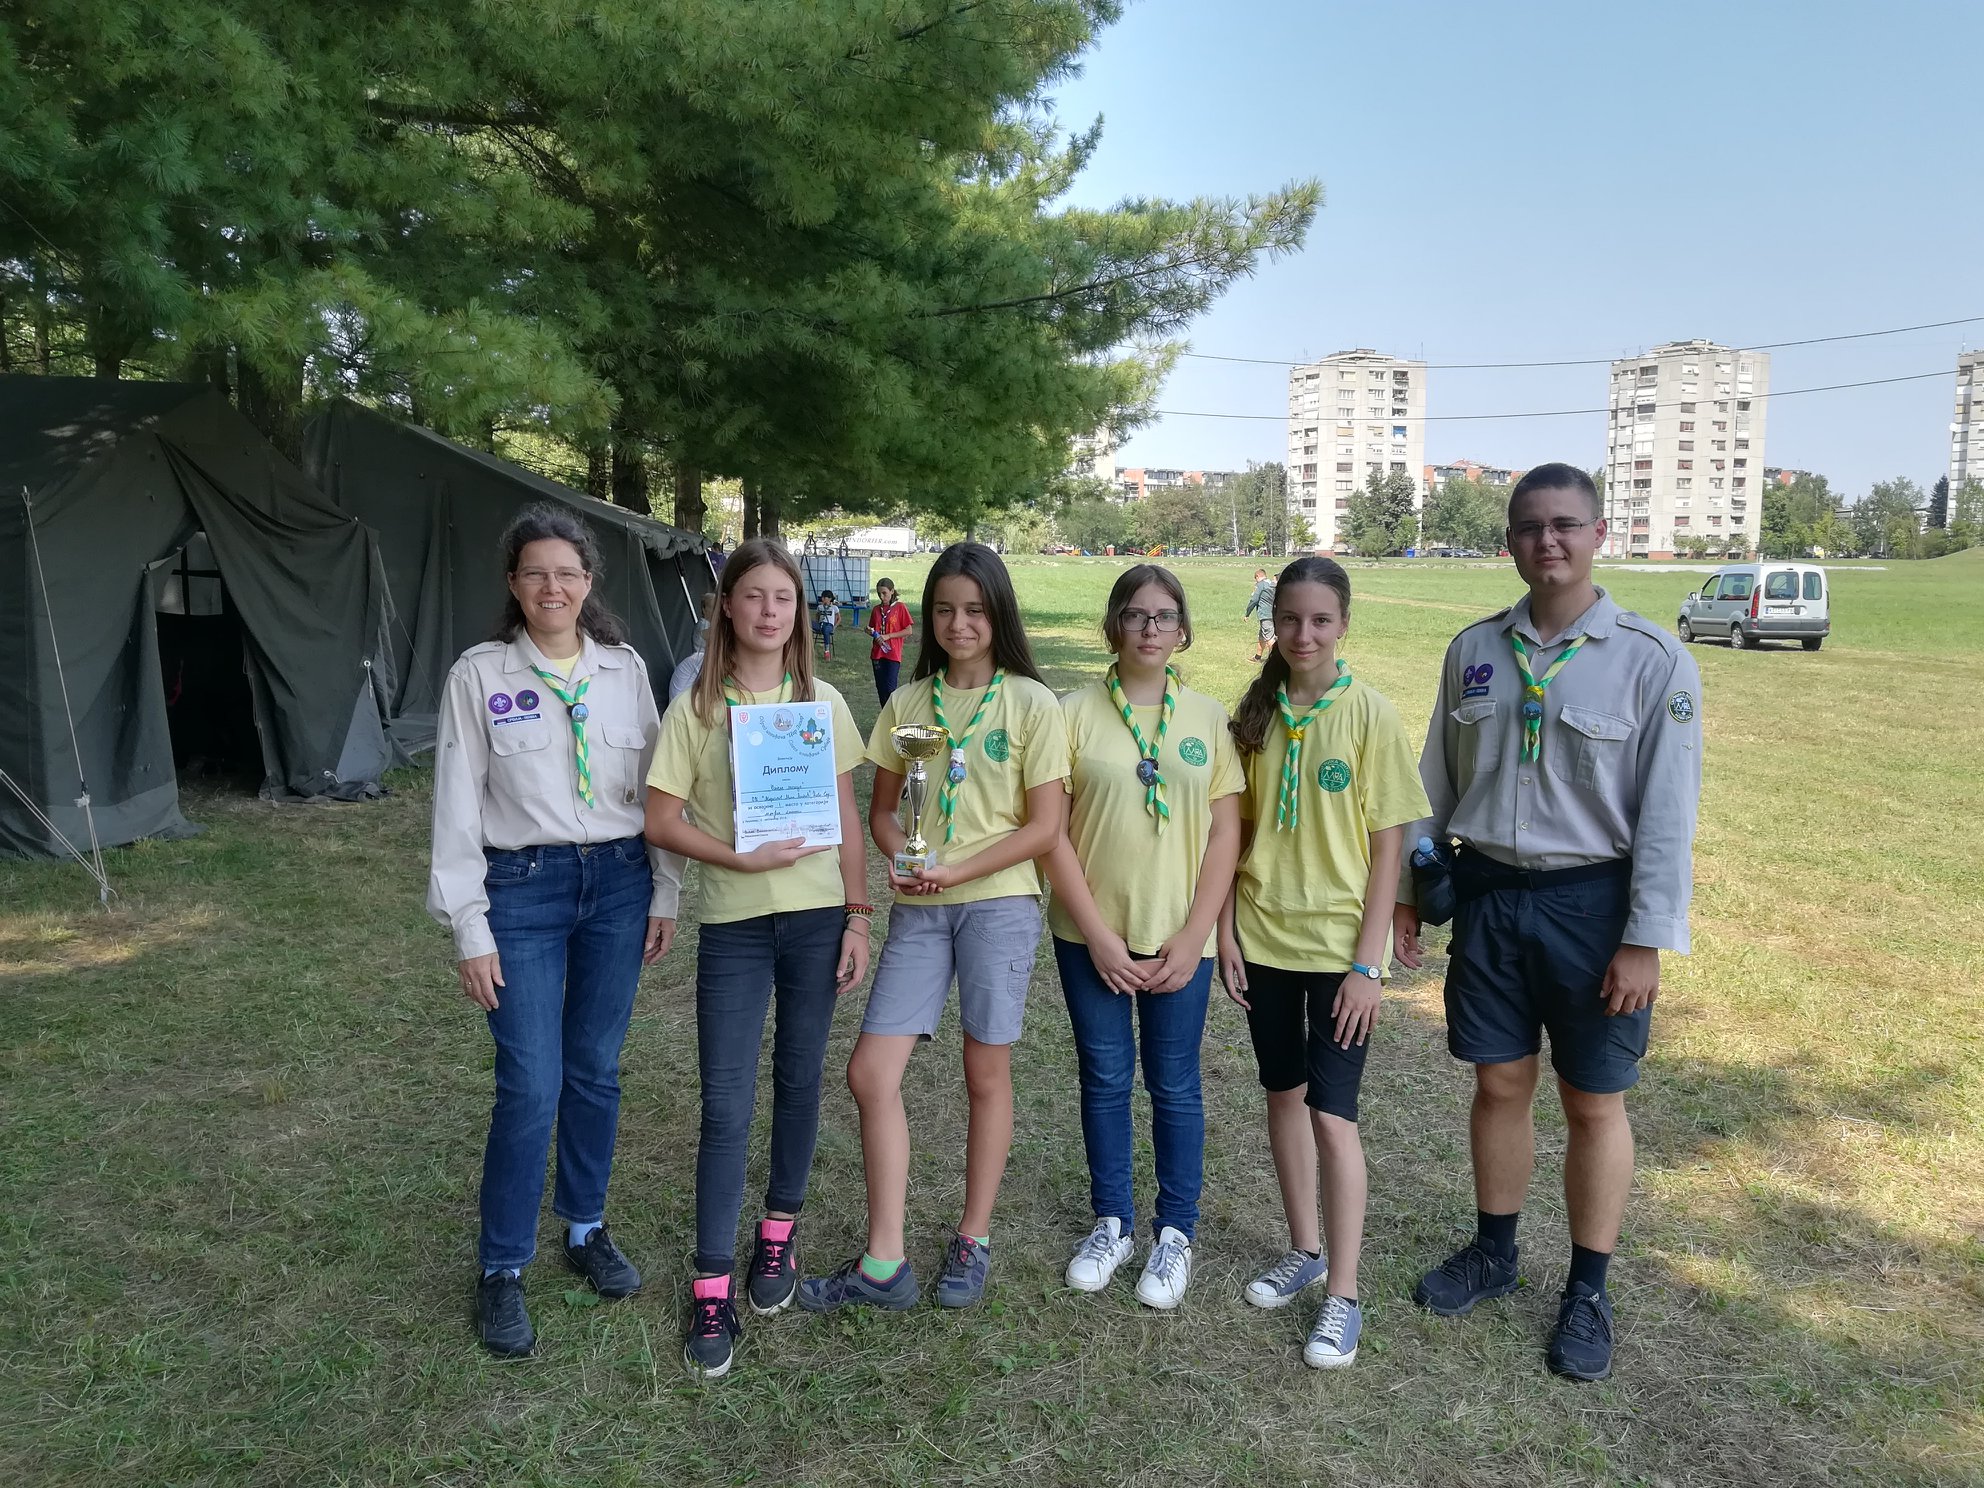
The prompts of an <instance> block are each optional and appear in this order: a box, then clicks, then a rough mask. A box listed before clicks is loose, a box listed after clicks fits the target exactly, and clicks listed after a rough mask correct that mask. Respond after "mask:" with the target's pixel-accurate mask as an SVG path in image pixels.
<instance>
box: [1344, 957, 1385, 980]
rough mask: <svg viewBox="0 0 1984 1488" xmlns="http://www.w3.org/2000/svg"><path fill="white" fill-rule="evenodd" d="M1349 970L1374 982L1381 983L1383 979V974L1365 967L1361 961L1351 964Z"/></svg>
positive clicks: (1373, 968)
mask: <svg viewBox="0 0 1984 1488" xmlns="http://www.w3.org/2000/svg"><path fill="white" fill-rule="evenodd" d="M1350 969H1351V970H1352V971H1354V972H1356V973H1357V974H1358V975H1359V976H1367V977H1369V978H1370V979H1371V980H1372V981H1374V982H1379V983H1382V982H1383V981H1384V979H1385V974H1384V973H1383V972H1382V971H1380V970H1378V968H1377V967H1375V966H1366V965H1365V964H1364V963H1363V962H1362V961H1353V962H1351V963H1350Z"/></svg>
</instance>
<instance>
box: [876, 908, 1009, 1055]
mask: <svg viewBox="0 0 1984 1488" xmlns="http://www.w3.org/2000/svg"><path fill="white" fill-rule="evenodd" d="M1039 947H1040V901H1039V900H1038V899H1035V898H1033V897H1032V896H1031V895H1028V894H1009V895H1007V896H1005V897H1004V898H999V899H979V900H975V901H973V902H972V903H969V904H898V905H897V906H896V907H895V908H894V909H892V910H890V911H889V938H888V939H887V940H886V941H884V942H883V944H882V959H881V964H880V965H878V966H877V967H876V968H875V985H874V987H873V988H872V989H871V990H870V991H869V993H868V1011H867V1013H866V1014H865V1015H864V1016H863V1017H862V1019H861V1031H862V1032H863V1033H884V1034H901V1033H913V1034H916V1035H917V1036H918V1037H921V1038H929V1037H931V1036H932V1035H934V1034H935V1033H936V1032H937V1020H938V1019H939V1018H941V1017H942V1016H943V1014H944V1004H945V1003H946V1002H948V1001H949V1000H950V995H951V979H952V978H953V977H955V978H956V979H957V984H958V1013H959V1016H960V1021H962V1022H963V1024H964V1031H965V1032H966V1033H967V1034H969V1035H970V1036H971V1037H972V1038H974V1039H976V1040H977V1041H978V1042H979V1043H981V1044H1016V1043H1018V1042H1019V1038H1020V1024H1021V1023H1022V1022H1023V1021H1024V1019H1025V1016H1026V989H1027V984H1028V983H1029V982H1030V981H1032V979H1033V957H1034V952H1035V951H1037V950H1038V949H1039Z"/></svg>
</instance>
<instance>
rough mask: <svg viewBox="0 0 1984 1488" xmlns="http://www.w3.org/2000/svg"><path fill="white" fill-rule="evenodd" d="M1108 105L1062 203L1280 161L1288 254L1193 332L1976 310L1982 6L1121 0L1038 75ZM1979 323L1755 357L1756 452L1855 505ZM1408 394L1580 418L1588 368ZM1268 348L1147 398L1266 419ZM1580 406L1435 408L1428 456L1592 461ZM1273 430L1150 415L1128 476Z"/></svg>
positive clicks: (1326, 333)
mask: <svg viewBox="0 0 1984 1488" xmlns="http://www.w3.org/2000/svg"><path fill="white" fill-rule="evenodd" d="M1055 103H1056V107H1057V110H1058V112H1059V115H1060V117H1061V119H1062V121H1063V123H1064V124H1065V125H1067V126H1069V127H1071V128H1072V127H1079V126H1081V125H1084V124H1086V123H1087V122H1088V121H1089V120H1090V119H1092V118H1093V117H1094V116H1095V115H1097V114H1101V115H1103V116H1104V119H1105V126H1104V133H1103V140H1102V146H1101V148H1100V150H1099V151H1098V153H1097V155H1096V158H1095V160H1094V162H1093V163H1092V164H1091V166H1090V168H1089V170H1088V171H1087V173H1086V174H1085V175H1084V176H1083V178H1082V180H1081V182H1080V183H1079V184H1078V186H1077V187H1076V189H1075V192H1074V195H1073V200H1075V201H1076V202H1078V203H1081V204H1086V205H1104V204H1107V203H1110V202H1114V201H1118V200H1121V199H1123V198H1125V197H1130V196H1161V197H1170V198H1185V197H1197V196H1244V195H1246V194H1248V193H1250V192H1258V191H1264V190H1269V189H1272V188H1274V187H1276V186H1279V185H1281V184H1283V183H1285V182H1288V181H1291V180H1296V179H1300V178H1303V177H1316V178H1318V179H1320V180H1321V181H1322V183H1323V189H1324V195H1325V202H1324V206H1323V208H1322V210H1321V212H1320V213H1318V215H1317V219H1316V223H1315V226H1314V227H1313V228H1312V229H1311V231H1310V234H1309V239H1308V243H1307V246H1306V247H1305V248H1304V249H1303V250H1302V251H1301V252H1299V253H1297V254H1294V255H1292V256H1290V257H1287V258H1284V259H1281V260H1279V261H1277V262H1275V263H1272V264H1269V265H1267V266H1266V267H1264V268H1263V269H1262V270H1261V271H1260V272H1259V273H1258V274H1257V275H1256V276H1255V277H1254V278H1253V279H1251V280H1248V281H1245V282H1243V283H1241V284H1239V285H1238V286H1236V287H1235V288H1234V289H1232V290H1231V291H1230V292H1229V293H1228V294H1227V295H1226V296H1225V297H1224V298H1223V299H1221V300H1220V301H1219V303H1218V304H1216V305H1215V306H1214V307H1213V309H1212V310H1211V311H1209V312H1208V313H1207V314H1206V315H1205V316H1203V317H1202V318H1201V319H1200V320H1199V321H1198V322H1197V323H1196V324H1195V325H1194V326H1193V328H1192V330H1191V332H1190V337H1189V339H1190V343H1191V349H1192V350H1194V351H1198V352H1211V353H1224V354H1228V355H1236V356H1258V357H1281V358H1300V357H1307V356H1318V355H1323V354H1326V353H1328V352H1331V351H1336V350H1341V349H1343V348H1346V347H1352V346H1371V347H1376V348H1378V349H1379V350H1382V351H1388V352H1393V353H1396V354H1404V355H1412V356H1423V357H1425V358H1426V359H1427V360H1428V361H1430V362H1433V363H1436V364H1437V363H1442V362H1485V361H1525V360H1546V359H1558V358H1582V357H1612V356H1624V355H1631V354H1633V353H1635V352H1638V351H1642V350H1644V349H1645V348H1647V347H1649V346H1652V345H1655V344H1657V343H1659V342H1662V341H1668V340H1675V339H1682V338H1687V337H1693V336H1705V337H1708V338H1710V339H1713V340H1717V341H1721V342H1723V343H1724V344H1727V345H1754V344H1758V343H1763V342H1775V341H1789V340H1796V339H1800V338H1804V337H1812V336H1824V335H1832V334H1838V333H1843V332H1853V331H1870V330H1878V329H1882V328H1885V327H1889V326H1902V325H1915V324H1919V323H1923V322H1929V321H1944V320H1951V319H1955V318H1958V317H1963V316H1984V186H1980V182H1984V4H1979V3H1977V0H1942V3H1929V0H1882V3H1878V4H1875V3H1864V4H1839V3H1831V0H1825V3H1816V0H1802V3H1792V0H1780V3H1769V4H1765V3H1725V4H1720V5H1715V4H1702V3H1693V0H1687V3H1679V4H1670V3H1642V4H1638V5H1632V6H1626V5H1618V4H1610V3H1592V0H1587V3H1584V4H1515V3H1492V0H1481V3H1474V4H1450V3H1439V4H1430V3H1428V4H1411V3H1400V0H1392V3H1379V0H1363V3H1356V4H1342V3H1329V4H1303V3H1298V0H1229V3H1224V4H1221V3H1212V0H1141V3H1134V0H1133V3H1132V4H1131V5H1130V7H1129V9H1128V12H1127V14H1126V15H1125V17H1124V19H1123V20H1122V21H1121V22H1120V23H1119V24H1118V25H1116V26H1114V27H1112V28H1110V29H1109V30H1107V31H1105V32H1104V33H1103V35H1102V37H1101V40H1100V43H1099V45H1098V46H1097V47H1096V49H1095V50H1093V51H1092V52H1091V53H1090V54H1089V56H1088V58H1087V59H1086V66H1085V68H1084V71H1083V75H1082V76H1081V77H1079V78H1077V79H1074V80H1071V81H1069V82H1066V83H1063V84H1062V85H1061V86H1060V87H1059V88H1058V89H1057V90H1056V94H1055ZM1964 346H1984V320H1980V321H1978V322H1976V323H1975V324H1972V325H1968V326H1952V327H1949V328H1946V329H1942V330H1931V331H1918V332H1913V333H1910V334H1907V335H1899V336H1888V337H1882V338H1879V339H1875V340H1867V341H1860V342H1847V343H1843V344H1834V345H1830V346H1812V347H1801V348H1794V349H1788V350H1781V351H1777V352H1774V353H1773V354H1772V355H1773V359H1772V369H1771V370H1772V386H1773V388H1775V389H1779V390H1782V389H1789V388H1801V387H1810V386H1816V385H1821V384H1827V383H1836V382H1853V381H1862V380H1865V379H1868V378H1877V377H1894V376H1902V375H1906V374H1910V373H1920V372H1939V373H1941V374H1943V375H1942V376H1940V377H1937V378H1932V379H1929V380H1927V381H1920V382H1908V383H1899V384H1896V385H1893V386H1889V387H1874V388H1866V389H1861V390H1857V391H1852V392H1835V393H1817V394H1814V395H1812V396H1810V397H1795V398H1774V399H1773V400H1772V403H1771V408H1770V419H1769V426H1768V445H1767V448H1766V450H1765V457H1766V459H1767V461H1768V462H1769V463H1770V464H1772V465H1785V466H1794V467H1799V468H1806V469H1813V470H1818V471H1821V472H1823V473H1825V474H1826V475H1828V476H1829V477H1830V478H1831V479H1832V482H1833V485H1834V488H1835V489H1837V490H1842V491H1844V492H1845V493H1847V494H1848V495H1849V496H1855V495H1858V494H1860V493H1862V492H1864V491H1865V490H1866V488H1867V487H1868V485H1869V484H1871V483H1872V482H1873V481H1876V480H1882V479H1886V478H1888V477H1891V476H1896V475H1908V476H1912V477H1914V478H1915V479H1916V480H1918V481H1920V482H1922V483H1923V484H1924V485H1925V486H1926V485H1928V484H1929V483H1930V482H1932V481H1934V480H1935V478H1936V477H1937V476H1938V475H1940V474H1941V473H1943V471H1944V469H1945V467H1946V464H1947V461H1948V457H1949V436H1948V421H1949V416H1950V403H1951V397H1952V392H1953V388H1954V381H1955V377H1954V369H1955V361H1956V354H1957V352H1958V350H1959V349H1960V348H1962V347H1964ZM1428 386H1429V403H1428V408H1427V412H1428V413H1429V415H1440V414H1460V413H1497V412H1506V411H1514V410H1526V409H1548V408H1592V407H1597V406H1600V405H1602V404H1603V403H1604V401H1605V390H1606V369H1605V368H1604V367H1603V366H1595V367H1573V368H1555V369H1534V370H1520V371H1451V372H1441V371H1435V372H1433V373H1431V374H1430V378H1429V385H1428ZM1285 399H1286V375H1285V372H1284V370H1282V369H1279V368H1276V367H1245V366H1235V365H1230V364H1221V363H1215V362H1206V361H1192V360H1189V359H1188V360H1185V361H1183V362H1181V364H1180V366H1179V369H1178V370H1177V371H1176V372H1175V373H1174V374H1173V375H1172V377H1171V379H1170V381H1169V382H1168V384H1167V385H1166V387H1165V390H1164V394H1163V396H1162V397H1161V398H1160V400H1159V404H1160V406H1161V407H1163V408H1166V409H1175V410H1204V411H1214V412H1231V413H1255V414H1260V413H1266V414H1276V415H1278V414H1279V413H1280V412H1281V411H1282V410H1283V408H1284V406H1285ZM1602 430H1603V420H1602V417H1599V416H1582V417H1575V418H1560V419H1526V420H1507V421H1496V422H1485V423H1445V424H1443V423H1440V422H1430V423H1429V425H1428V428H1427V444H1426V453H1427V458H1428V459H1429V460H1432V461H1444V460H1449V459H1454V458H1458V457H1461V456H1468V457H1472V458H1475V459H1478V460H1482V461H1486V462H1490V463H1495V464H1506V465H1516V466H1528V465H1534V464H1538V463H1540V462H1542V461H1544V460H1551V459H1563V460H1573V461H1575V462H1577V463H1578V464H1581V465H1585V466H1587V467H1590V466H1595V465H1597V464H1598V463H1599V461H1600V458H1601V453H1600V451H1601V441H1602ZM1283 453H1284V430H1283V426H1282V425H1281V424H1279V423H1275V422H1238V421H1226V420H1215V419H1202V418H1180V417H1167V418H1165V419H1163V420H1161V421H1160V422H1158V423H1156V424H1154V425H1151V426H1149V427H1147V428H1145V429H1143V430H1140V431H1139V432H1138V433H1137V434H1136V435H1135V436H1134V437H1133V438H1132V439H1131V441H1130V442H1129V443H1128V444H1127V445H1126V446H1125V448H1124V449H1123V451H1122V452H1121V454H1120V455H1119V456H1118V459H1119V463H1122V464H1125V465H1136V464H1148V465H1167V466H1185V467H1188V468H1198V469H1227V468H1237V467H1240V466H1242V465H1244V464H1245V462H1246V461H1247V460H1249V459H1256V460H1274V459H1280V458H1282V457H1283Z"/></svg>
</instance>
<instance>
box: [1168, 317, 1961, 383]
mask: <svg viewBox="0 0 1984 1488" xmlns="http://www.w3.org/2000/svg"><path fill="white" fill-rule="evenodd" d="M1980 321H1984V315H1966V316H1963V317H1961V318H1959V319H1957V320H1932V321H1927V322H1925V323H1923V324H1922V325H1909V326H1890V327H1888V328H1887V329H1886V330H1880V331H1849V332H1847V333H1845V334H1844V335H1839V336H1807V337H1805V338H1804V339H1803V340H1800V341H1761V342H1758V343H1757V344H1756V345H1755V346H1733V347H1729V348H1728V350H1731V351H1782V350H1784V349H1785V348H1786V347H1790V346H1820V345H1824V344H1826V343H1827V342H1832V341H1866V340H1870V339H1872V338H1874V337H1876V336H1901V335H1906V334H1907V333H1908V332H1910V331H1939V330H1942V329H1944V328H1945V327H1948V326H1960V325H1975V324H1977V323H1978V322H1980ZM1716 349H1717V350H1721V349H1723V348H1720V347H1718V348H1716ZM1646 354H1647V353H1641V355H1646ZM1179 355H1180V356H1186V357H1191V358H1193V359H1194V360H1196V361H1201V362H1245V363H1248V364H1250V365H1253V366H1257V367H1313V366H1315V365H1317V364H1318V363H1320V362H1323V361H1325V360H1327V358H1324V357H1310V358H1308V359H1307V360H1306V361H1295V362H1291V361H1285V360H1283V359H1281V358H1278V357H1243V356H1220V355H1215V354H1214V353H1212V352H1209V351H1185V352H1180V353H1179ZM1633 360H1634V358H1633V357H1630V356H1623V357H1576V358H1571V359H1569V360H1564V361H1551V362H1429V363H1427V366H1426V370H1427V371H1428V372H1488V371H1499V370H1512V369H1516V368H1522V367H1606V366H1610V365H1611V364H1612V363H1613V362H1630V361H1633Z"/></svg>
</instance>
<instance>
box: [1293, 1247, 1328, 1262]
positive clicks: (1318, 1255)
mask: <svg viewBox="0 0 1984 1488" xmlns="http://www.w3.org/2000/svg"><path fill="white" fill-rule="evenodd" d="M1295 1248H1296V1249H1297V1250H1302V1247H1301V1246H1299V1245H1298V1246H1296V1247H1295ZM1302 1254H1304V1255H1305V1256H1307V1257H1308V1258H1309V1259H1310V1260H1312V1261H1320V1260H1321V1259H1322V1258H1323V1253H1322V1251H1321V1250H1302Z"/></svg>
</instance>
